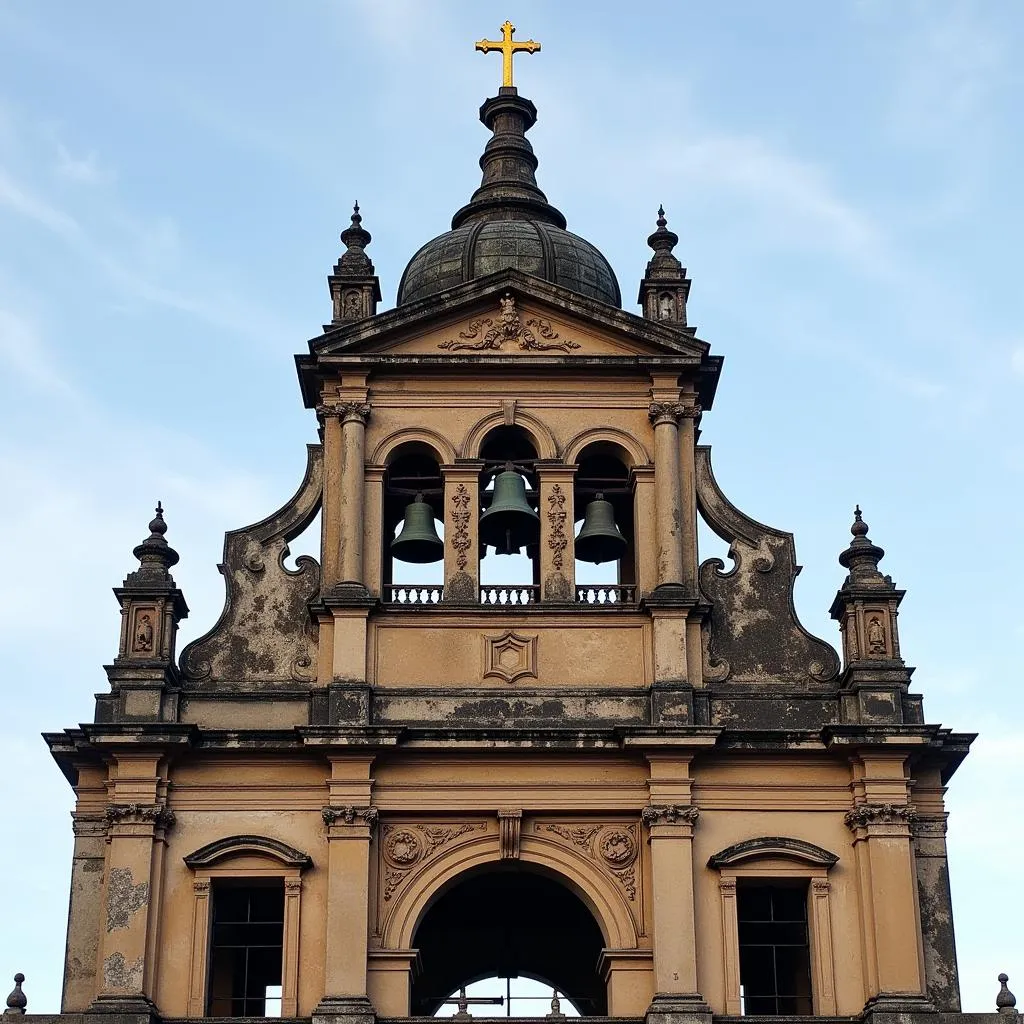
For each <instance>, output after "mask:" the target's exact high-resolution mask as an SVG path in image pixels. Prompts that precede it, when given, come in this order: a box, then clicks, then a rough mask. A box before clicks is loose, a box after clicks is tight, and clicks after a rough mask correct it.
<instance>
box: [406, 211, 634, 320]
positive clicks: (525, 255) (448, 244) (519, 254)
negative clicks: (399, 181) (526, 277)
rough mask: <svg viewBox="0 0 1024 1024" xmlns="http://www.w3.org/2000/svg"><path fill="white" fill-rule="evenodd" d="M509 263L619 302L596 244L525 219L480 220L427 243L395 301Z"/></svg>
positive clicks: (420, 295)
mask: <svg viewBox="0 0 1024 1024" xmlns="http://www.w3.org/2000/svg"><path fill="white" fill-rule="evenodd" d="M509 267H512V268H514V269H515V270H521V271H522V272H523V273H524V274H532V275H533V276H534V277H540V278H543V279H544V280H545V281H550V282H551V283H552V284H557V285H561V287H563V288H568V289H569V290H570V291H574V292H578V293H579V294H580V295H585V296H587V298H590V299H597V300H598V302H607V303H608V304H609V305H612V306H621V305H622V296H621V295H620V293H619V283H618V281H617V280H616V279H615V273H614V271H613V270H612V268H611V266H609V264H608V261H607V260H606V259H605V258H604V256H603V255H602V254H601V253H600V252H599V251H598V250H597V248H596V247H595V246H593V245H591V244H590V242H588V241H587V240H586V239H585V238H580V236H579V235H574V234H573V233H572V232H571V231H566V230H564V229H563V228H559V227H556V226H555V225H554V224H545V223H543V222H538V221H528V220H498V221H478V222H477V223H475V224H466V225H464V226H463V227H461V228H456V229H455V230H454V231H449V232H447V233H445V234H443V235H440V236H438V237H437V238H435V239H433V240H432V241H429V242H427V244H426V245H425V246H423V248H422V249H420V250H419V252H417V253H416V255H415V256H413V258H412V259H411V260H410V261H409V265H408V266H407V267H406V268H405V273H404V274H403V275H402V281H401V284H399V286H398V303H399V305H401V304H402V303H405V302H415V301H416V300H417V299H424V298H426V297H427V296H428V295H435V294H436V293H437V292H440V291H444V290H445V289H446V288H451V287H453V286H455V285H458V284H462V283H463V282H465V281H472V280H473V279H474V278H477V277H484V276H486V275H487V274H493V273H494V272H495V271H497V270H506V269H508V268H509Z"/></svg>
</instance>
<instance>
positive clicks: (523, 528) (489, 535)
mask: <svg viewBox="0 0 1024 1024" xmlns="http://www.w3.org/2000/svg"><path fill="white" fill-rule="evenodd" d="M539 534H540V516H538V515H537V513H536V512H535V511H534V510H533V509H532V508H531V507H530V503H529V502H528V501H527V500H526V482H525V481H524V480H523V478H522V477H521V476H520V475H519V474H518V473H517V472H516V471H515V470H514V469H512V468H511V467H509V468H506V469H505V470H504V471H502V472H501V473H499V474H498V475H497V476H496V477H495V478H494V496H493V497H492V499H491V504H490V507H489V508H488V509H487V511H485V512H484V513H483V515H482V516H480V543H481V544H490V545H492V546H493V547H494V549H495V552H496V553H497V554H499V555H514V554H515V553H516V552H517V551H518V550H519V549H520V548H521V547H524V546H525V545H527V544H531V543H534V542H535V541H536V540H537V537H538V536H539Z"/></svg>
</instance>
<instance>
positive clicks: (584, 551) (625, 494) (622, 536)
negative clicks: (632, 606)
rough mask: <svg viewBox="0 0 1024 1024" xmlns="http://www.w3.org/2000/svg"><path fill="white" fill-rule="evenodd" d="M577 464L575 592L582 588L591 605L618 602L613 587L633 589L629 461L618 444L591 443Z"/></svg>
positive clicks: (619, 596)
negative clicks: (593, 602)
mask: <svg viewBox="0 0 1024 1024" xmlns="http://www.w3.org/2000/svg"><path fill="white" fill-rule="evenodd" d="M577 464H578V470H577V472H576V478H575V481H574V484H573V490H574V497H575V501H574V504H575V508H576V522H575V524H574V531H575V534H576V566H575V569H576V583H577V589H579V588H580V587H582V588H584V594H588V595H590V597H591V599H593V600H607V601H609V602H614V601H617V600H621V592H620V591H618V590H617V589H614V588H617V587H622V586H625V587H631V586H635V584H636V539H635V538H636V531H635V513H634V504H635V495H634V482H633V479H632V475H631V472H630V470H631V468H632V459H631V456H630V453H629V452H628V451H625V450H624V449H622V448H621V447H620V446H619V445H617V444H614V443H612V442H608V441H595V442H593V443H591V444H588V445H586V447H584V448H583V450H582V451H581V452H580V453H579V456H578V457H577ZM594 588H596V591H595V590H594ZM605 588H613V589H607V590H606V589H605ZM584 599H586V598H584Z"/></svg>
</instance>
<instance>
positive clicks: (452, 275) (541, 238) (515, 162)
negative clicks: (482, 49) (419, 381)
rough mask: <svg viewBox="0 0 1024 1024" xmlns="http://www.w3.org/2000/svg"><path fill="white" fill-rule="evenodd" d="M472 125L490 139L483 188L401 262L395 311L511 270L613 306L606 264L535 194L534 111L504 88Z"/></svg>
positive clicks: (615, 288)
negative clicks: (529, 136)
mask: <svg viewBox="0 0 1024 1024" xmlns="http://www.w3.org/2000/svg"><path fill="white" fill-rule="evenodd" d="M480 120H481V121H483V123H484V124H485V125H487V127H488V128H490V129H491V132H492V133H493V134H492V136H491V138H490V140H489V141H488V143H487V145H486V147H485V148H484V153H483V156H482V157H481V158H480V168H481V170H482V171H483V181H482V182H481V185H480V187H479V188H478V189H477V190H476V192H474V193H473V197H472V198H471V199H470V201H469V202H468V203H467V204H466V205H465V206H464V207H463V208H462V209H461V210H459V211H458V213H456V214H455V216H454V217H453V218H452V230H451V231H448V232H446V233H445V234H443V235H439V236H438V237H437V238H434V239H432V240H431V241H429V242H427V244H426V245H424V246H423V247H422V248H421V249H420V250H419V251H418V252H417V253H416V255H415V256H413V258H412V259H411V260H410V261H409V265H408V266H407V267H406V268H405V273H404V274H402V280H401V283H400V284H399V286H398V305H400V306H401V305H404V304H406V303H409V302H416V301H418V300H419V299H425V298H428V297H429V296H431V295H436V294H438V293H439V292H443V291H445V290H447V289H449V288H453V287H455V286H456V285H460V284H464V283H465V282H467V281H473V280H475V279H477V278H479V277H485V276H487V275H488V274H493V273H495V272H496V271H499V270H507V269H510V268H511V269H514V270H519V271H522V273H524V274H530V275H532V276H533V277H539V278H541V279H542V280H544V281H550V282H551V283H552V284H555V285H558V286H560V287H562V288H566V289H568V290H569V291H573V292H576V293H577V294H578V295H583V296H585V297H586V298H588V299H595V300H597V301H598V302H606V303H608V304H609V305H612V306H621V305H622V297H621V295H620V293H619V283H618V281H617V280H616V279H615V273H614V271H613V270H612V268H611V266H610V265H609V263H608V261H607V260H606V259H605V258H604V256H603V255H602V254H601V252H600V251H599V250H598V249H597V248H596V247H595V246H593V245H591V243H590V242H588V241H587V240H586V239H584V238H580V236H579V235H574V234H573V233H572V232H571V231H567V230H566V229H565V217H564V216H562V214H561V212H560V211H558V210H557V209H555V207H553V206H551V205H550V204H549V203H548V201H547V197H546V196H545V195H544V193H543V192H542V191H541V190H540V188H538V186H537V179H536V177H535V174H534V172H535V171H536V169H537V158H536V157H535V156H534V154H533V147H532V146H531V145H530V143H529V141H528V140H527V138H526V132H527V131H529V129H530V128H532V127H533V125H534V123H535V122H536V120H537V109H536V107H534V105H533V104H532V103H531V102H530V101H529V100H527V99H523V98H522V97H521V96H520V95H519V93H518V91H517V90H516V89H515V87H512V86H507V87H503V88H502V89H500V90H499V92H498V95H497V96H495V97H492V98H491V99H489V100H487V101H486V102H485V103H484V105H483V106H482V107H481V108H480Z"/></svg>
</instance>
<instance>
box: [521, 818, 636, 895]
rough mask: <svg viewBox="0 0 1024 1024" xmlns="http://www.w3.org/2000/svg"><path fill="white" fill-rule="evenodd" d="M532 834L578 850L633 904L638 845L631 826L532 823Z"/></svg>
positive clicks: (634, 827)
mask: <svg viewBox="0 0 1024 1024" xmlns="http://www.w3.org/2000/svg"><path fill="white" fill-rule="evenodd" d="M533 828H534V831H535V832H547V833H550V834H553V835H556V836H558V837H559V838H561V839H563V840H565V841H566V842H567V843H569V844H571V845H572V846H574V847H576V848H577V849H579V850H582V851H583V852H584V853H585V854H586V855H587V856H588V857H590V858H591V860H594V861H596V862H597V863H598V864H600V865H601V866H602V867H603V868H604V870H605V871H607V872H608V873H609V874H610V875H611V876H612V878H614V879H615V880H616V881H617V882H618V883H619V885H621V886H622V889H623V891H624V892H625V894H626V897H627V898H628V899H629V901H630V902H631V903H635V902H636V887H637V882H636V859H637V852H638V850H639V844H638V842H637V836H636V826H634V825H563V824H561V823H555V822H535V823H534V826H533Z"/></svg>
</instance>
